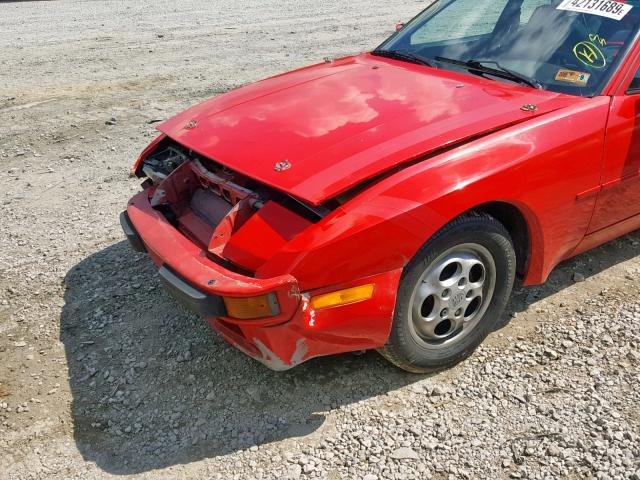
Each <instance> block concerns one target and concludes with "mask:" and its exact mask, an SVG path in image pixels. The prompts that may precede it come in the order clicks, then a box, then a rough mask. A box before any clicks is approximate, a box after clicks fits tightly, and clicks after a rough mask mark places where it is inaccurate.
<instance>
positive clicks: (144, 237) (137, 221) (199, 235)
mask: <svg viewBox="0 0 640 480" xmlns="http://www.w3.org/2000/svg"><path fill="white" fill-rule="evenodd" d="M132 173H134V174H135V175H136V176H138V177H140V178H146V179H145V181H144V182H143V191H142V192H140V193H139V194H138V195H136V196H135V197H134V198H133V199H132V200H131V201H130V202H129V206H128V208H127V211H126V212H123V214H122V216H121V223H122V226H123V229H124V231H125V233H126V235H127V238H128V239H129V240H130V242H131V244H132V246H133V247H134V248H135V249H136V250H138V251H144V252H147V253H148V254H149V255H150V257H151V258H152V259H153V261H154V262H155V263H156V265H157V266H158V267H159V273H160V278H161V281H162V284H163V286H164V287H165V289H166V290H167V291H168V292H169V293H170V294H171V295H172V296H173V297H174V298H175V299H176V300H178V301H179V303H181V304H182V305H183V306H185V307H186V308H188V309H189V310H191V311H192V312H194V313H196V314H198V315H200V316H202V317H204V318H206V319H207V321H208V322H209V323H210V324H211V326H212V327H214V328H215V329H216V330H217V331H218V332H219V333H220V334H221V335H222V336H223V337H224V338H225V339H226V340H227V341H229V342H230V343H232V344H233V345H235V346H236V347H238V348H239V349H241V350H242V351H244V352H245V353H247V354H248V355H250V356H251V357H253V358H255V359H257V360H259V361H261V362H263V363H264V364H266V365H267V366H268V367H270V368H272V369H275V370H285V369H288V368H291V367H293V366H295V365H297V364H299V363H301V362H303V361H305V360H307V359H308V358H311V357H312V356H316V355H319V354H322V349H318V348H315V349H314V348H313V346H312V344H313V340H312V339H308V338H305V337H304V332H303V329H302V328H300V327H301V325H304V324H305V323H306V324H308V323H309V321H310V320H311V316H310V310H309V302H308V299H307V298H305V296H304V295H302V294H301V293H300V290H299V285H298V282H297V280H296V279H295V278H293V277H292V276H291V275H286V274H285V275H280V276H275V277H270V278H259V275H257V274H256V272H257V270H258V269H259V268H260V266H261V265H262V264H263V263H264V262H265V261H266V260H268V258H269V256H270V255H271V254H272V253H273V252H276V251H278V250H279V249H280V248H281V247H282V246H283V245H284V244H286V242H288V241H289V240H290V239H291V238H293V237H295V236H296V235H297V234H298V233H299V232H301V231H303V230H304V229H305V228H307V227H308V226H309V225H312V224H313V223H314V222H317V221H319V220H320V219H322V217H323V215H324V214H326V212H324V211H323V210H322V209H319V208H314V207H308V206H306V205H304V204H303V203H301V202H298V201H296V200H295V199H293V198H291V197H289V196H287V195H285V194H283V193H281V192H277V191H275V190H273V189H271V188H269V187H265V186H263V185H260V184H259V183H257V182H255V181H252V180H251V179H249V178H247V177H244V176H242V175H239V174H237V173H235V172H233V171H231V170H228V169H227V168H225V167H223V166H222V165H220V164H217V163H216V162H214V161H211V160H209V159H206V158H203V157H201V156H199V155H197V154H195V153H193V152H191V151H188V150H187V149H184V148H182V147H181V146H180V145H178V144H176V143H175V142H173V141H171V140H169V139H167V138H164V137H160V139H158V140H157V141H156V142H154V143H153V144H152V145H151V146H150V148H148V149H147V150H146V151H145V152H144V153H143V155H142V156H141V159H140V160H139V161H138V163H137V164H136V166H135V168H134V171H133V172H132ZM265 327H269V328H268V329H266V330H265ZM301 333H302V335H301ZM314 350H315V351H314Z"/></svg>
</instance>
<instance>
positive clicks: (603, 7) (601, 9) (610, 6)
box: [557, 0, 633, 20]
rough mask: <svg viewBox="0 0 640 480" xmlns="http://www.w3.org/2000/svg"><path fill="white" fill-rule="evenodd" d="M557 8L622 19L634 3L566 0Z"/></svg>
mask: <svg viewBox="0 0 640 480" xmlns="http://www.w3.org/2000/svg"><path fill="white" fill-rule="evenodd" d="M557 8H558V10H568V11H570V12H581V13H590V14H591V15H599V16H601V17H607V18H613V19H614V20H622V19H623V18H624V17H625V16H626V15H627V13H629V12H630V11H631V9H632V8H633V5H626V4H624V3H620V2H615V1H613V0H564V1H563V2H562V3H561V4H560V5H558V7H557Z"/></svg>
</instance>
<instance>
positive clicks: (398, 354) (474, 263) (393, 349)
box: [380, 213, 516, 373]
mask: <svg viewBox="0 0 640 480" xmlns="http://www.w3.org/2000/svg"><path fill="white" fill-rule="evenodd" d="M515 270H516V256H515V252H514V248H513V242H512V240H511V237H510V235H509V233H508V232H507V230H506V229H505V228H504V226H503V225H502V224H501V223H500V222H498V221H497V220H496V219H494V218H493V217H491V216H489V215H486V214H479V213H478V214H476V213H470V214H465V215H463V216H461V217H459V218H457V219H456V220H454V221H453V222H451V223H450V224H448V225H447V226H445V227H444V228H443V229H442V230H440V231H439V232H438V233H437V234H436V235H434V237H433V238H432V239H431V240H429V241H428V242H427V243H426V244H425V245H424V246H423V247H422V248H421V249H420V251H419V252H418V253H417V254H416V256H415V257H414V258H413V259H412V260H411V262H410V263H409V264H408V265H407V267H406V269H405V271H404V274H403V276H402V279H401V281H400V287H399V290H398V297H397V300H396V310H395V315H394V320H393V326H392V329H391V334H390V336H389V341H388V342H387V345H385V347H383V348H382V349H381V350H380V353H381V354H382V355H383V356H384V357H386V358H387V359H388V360H389V361H391V362H392V363H394V364H395V365H397V366H398V367H400V368H402V369H404V370H407V371H410V372H415V373H425V372H434V371H438V370H442V369H445V368H449V367H451V366H453V365H455V364H457V363H458V362H460V361H462V360H464V359H465V358H467V357H468V356H469V355H471V353H472V352H473V351H474V350H475V349H476V348H477V347H478V345H480V343H482V341H483V340H484V339H485V338H486V336H487V335H488V334H489V333H490V332H491V331H492V330H493V329H494V328H495V326H496V325H497V324H498V322H499V320H500V316H501V314H502V312H503V310H504V308H505V306H506V304H507V301H508V300H509V296H510V295H511V289H512V287H513V282H514V278H515Z"/></svg>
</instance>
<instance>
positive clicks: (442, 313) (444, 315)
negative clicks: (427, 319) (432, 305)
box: [440, 308, 449, 318]
mask: <svg viewBox="0 0 640 480" xmlns="http://www.w3.org/2000/svg"><path fill="white" fill-rule="evenodd" d="M447 315H449V309H448V308H444V309H442V311H441V312H440V316H441V317H442V318H444V317H446V316H447Z"/></svg>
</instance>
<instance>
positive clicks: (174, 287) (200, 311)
mask: <svg viewBox="0 0 640 480" xmlns="http://www.w3.org/2000/svg"><path fill="white" fill-rule="evenodd" d="M158 273H159V274H160V281H161V282H162V285H163V286H164V289H165V290H166V291H167V292H169V294H170V295H171V296H172V297H173V298H175V299H176V300H177V301H178V302H179V303H180V304H181V305H183V306H184V307H185V308H186V309H187V310H189V311H191V312H193V313H195V314H196V315H200V316H201V317H204V318H218V317H226V316H227V311H226V308H225V306H224V301H223V300H222V297H219V296H217V295H208V294H206V293H204V292H201V291H200V290H198V289H197V288H195V287H193V286H192V285H190V284H189V283H188V282H186V281H185V280H184V279H182V278H181V277H180V276H179V275H176V274H175V273H173V272H172V271H171V270H170V269H169V268H167V267H165V266H163V267H161V268H160V270H159V272H158Z"/></svg>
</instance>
